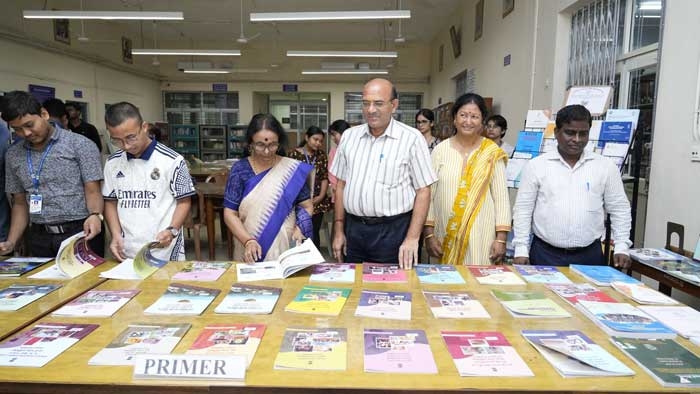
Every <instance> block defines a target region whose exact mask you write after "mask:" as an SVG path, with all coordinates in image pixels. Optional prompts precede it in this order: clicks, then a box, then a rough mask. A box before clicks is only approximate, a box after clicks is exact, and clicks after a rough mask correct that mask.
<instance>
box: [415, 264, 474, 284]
mask: <svg viewBox="0 0 700 394" xmlns="http://www.w3.org/2000/svg"><path fill="white" fill-rule="evenodd" d="M415 269H416V274H417V275H418V280H419V281H420V283H423V284H439V285H461V284H465V283H466V282H465V281H464V278H462V275H460V274H459V272H457V267H455V266H454V265H450V264H418V265H416V267H415Z"/></svg>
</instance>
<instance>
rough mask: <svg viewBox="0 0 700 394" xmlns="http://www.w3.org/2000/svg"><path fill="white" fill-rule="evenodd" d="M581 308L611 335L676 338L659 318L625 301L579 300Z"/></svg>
mask: <svg viewBox="0 0 700 394" xmlns="http://www.w3.org/2000/svg"><path fill="white" fill-rule="evenodd" d="M578 304H579V310H581V311H582V312H583V313H584V314H585V315H586V316H587V317H588V318H589V319H591V320H592V321H593V323H595V324H596V325H597V326H598V327H600V328H601V329H602V330H603V331H605V332H606V333H608V335H611V336H613V335H614V336H619V337H626V338H675V337H676V333H675V332H674V331H673V330H671V329H670V328H668V327H666V326H665V325H663V324H662V323H661V322H659V321H658V320H656V319H654V318H653V317H651V316H649V315H647V314H646V313H644V312H642V310H640V309H638V308H635V307H634V306H632V305H630V304H626V303H624V302H617V303H611V302H596V301H586V300H581V301H579V303H578Z"/></svg>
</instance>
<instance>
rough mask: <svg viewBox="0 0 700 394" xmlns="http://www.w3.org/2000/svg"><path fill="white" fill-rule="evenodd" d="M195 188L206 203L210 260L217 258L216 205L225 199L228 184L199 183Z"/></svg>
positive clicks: (205, 214) (205, 217)
mask: <svg viewBox="0 0 700 394" xmlns="http://www.w3.org/2000/svg"><path fill="white" fill-rule="evenodd" d="M194 188H195V190H196V191H197V195H198V196H200V197H201V199H202V201H200V203H204V220H205V222H206V226H207V244H208V245H209V260H216V229H215V228H214V225H215V222H216V215H215V214H214V205H215V204H216V203H221V202H222V201H223V200H224V191H225V189H226V185H225V184H221V183H198V184H196V185H195V187H194ZM222 226H225V224H224V223H222ZM222 232H223V229H222Z"/></svg>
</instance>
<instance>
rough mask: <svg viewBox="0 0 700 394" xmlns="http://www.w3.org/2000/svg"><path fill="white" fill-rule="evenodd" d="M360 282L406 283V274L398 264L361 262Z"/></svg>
mask: <svg viewBox="0 0 700 394" xmlns="http://www.w3.org/2000/svg"><path fill="white" fill-rule="evenodd" d="M362 282H364V283H376V282H383V283H407V282H408V276H407V275H406V271H404V270H402V269H400V268H399V265H398V264H378V263H362Z"/></svg>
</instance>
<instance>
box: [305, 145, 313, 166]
mask: <svg viewBox="0 0 700 394" xmlns="http://www.w3.org/2000/svg"><path fill="white" fill-rule="evenodd" d="M303 151H304V157H305V158H306V164H311V165H312V166H314V167H316V156H314V161H309V155H308V154H306V148H303Z"/></svg>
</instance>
